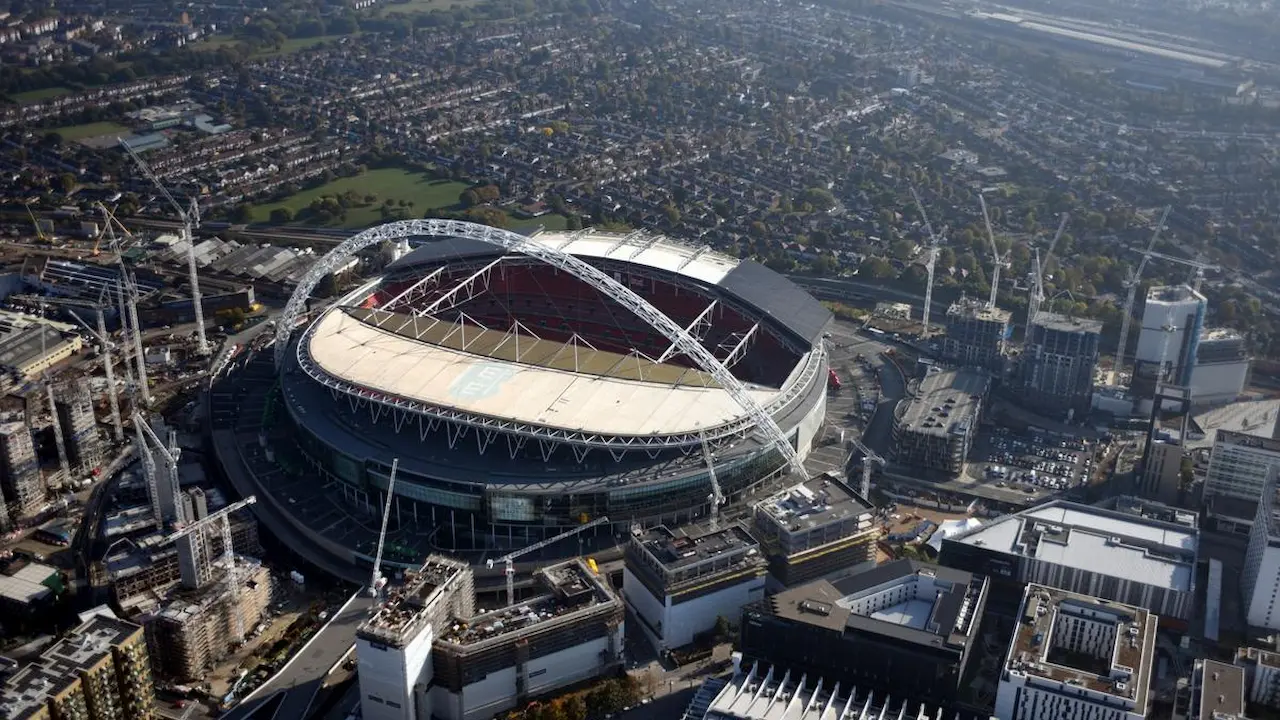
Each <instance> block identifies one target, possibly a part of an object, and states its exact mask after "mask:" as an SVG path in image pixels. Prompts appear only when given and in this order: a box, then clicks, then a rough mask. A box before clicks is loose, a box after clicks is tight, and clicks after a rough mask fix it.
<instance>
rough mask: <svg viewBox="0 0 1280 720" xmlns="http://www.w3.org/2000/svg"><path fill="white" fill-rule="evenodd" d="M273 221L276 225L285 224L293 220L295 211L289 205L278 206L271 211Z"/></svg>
mask: <svg viewBox="0 0 1280 720" xmlns="http://www.w3.org/2000/svg"><path fill="white" fill-rule="evenodd" d="M271 222H272V223H274V224H276V225H284V224H286V223H291V222H293V211H292V210H290V209H289V208H287V207H281V208H276V209H275V210H272V211H271Z"/></svg>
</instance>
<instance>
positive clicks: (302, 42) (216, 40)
mask: <svg viewBox="0 0 1280 720" xmlns="http://www.w3.org/2000/svg"><path fill="white" fill-rule="evenodd" d="M344 37H354V36H353V35H322V36H320V37H312V38H289V39H288V40H285V41H284V42H283V43H281V44H280V47H279V48H263V49H261V50H259V51H258V52H256V53H254V54H253V56H254V57H257V58H264V57H275V56H279V55H291V54H293V53H296V52H301V51H303V50H307V49H309V48H313V47H315V46H316V45H319V44H320V43H324V42H329V41H330V40H340V39H342V38H344ZM240 42H241V41H240V40H239V39H238V38H235V37H232V36H231V35H214V36H213V37H210V38H206V39H204V40H201V41H199V42H197V43H194V44H192V45H190V46H189V47H190V48H191V49H193V50H204V51H212V50H218V49H221V48H224V47H233V46H235V45H239V44H240Z"/></svg>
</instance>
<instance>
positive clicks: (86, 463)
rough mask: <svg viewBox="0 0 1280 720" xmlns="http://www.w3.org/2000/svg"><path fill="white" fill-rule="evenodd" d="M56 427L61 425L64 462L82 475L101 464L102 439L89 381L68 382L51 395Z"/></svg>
mask: <svg viewBox="0 0 1280 720" xmlns="http://www.w3.org/2000/svg"><path fill="white" fill-rule="evenodd" d="M54 397H55V400H54V407H55V408H56V409H57V411H58V418H57V420H58V424H59V425H61V426H62V437H63V441H64V442H65V443H66V446H67V460H68V461H69V462H70V463H71V466H72V467H73V468H77V469H78V470H79V471H80V472H81V473H90V472H93V471H94V470H96V469H98V468H99V467H100V466H101V465H102V445H103V443H102V436H101V435H100V434H99V433H98V420H97V418H96V417H95V416H94V414H93V394H92V392H90V389H89V379H88V378H83V377H82V378H79V379H78V380H76V381H75V382H72V383H68V384H67V385H65V386H64V387H63V388H62V389H61V390H59V392H58V393H57V394H56V395H55V396H54Z"/></svg>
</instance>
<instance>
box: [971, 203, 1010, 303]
mask: <svg viewBox="0 0 1280 720" xmlns="http://www.w3.org/2000/svg"><path fill="white" fill-rule="evenodd" d="M978 202H979V203H980V204H981V205H982V223H983V224H984V225H986V227H987V242H988V243H990V244H991V263H992V268H991V297H990V299H988V300H987V307H989V308H993V307H995V306H996V293H997V292H999V290H1000V268H1002V267H1007V266H1008V265H1009V255H1010V253H1011V252H1013V251H1012V250H1006V251H1005V254H1004V257H1001V256H1000V248H999V247H997V246H996V234H995V232H994V231H993V230H992V229H991V216H990V215H988V214H987V198H986V196H984V195H983V194H982V193H978Z"/></svg>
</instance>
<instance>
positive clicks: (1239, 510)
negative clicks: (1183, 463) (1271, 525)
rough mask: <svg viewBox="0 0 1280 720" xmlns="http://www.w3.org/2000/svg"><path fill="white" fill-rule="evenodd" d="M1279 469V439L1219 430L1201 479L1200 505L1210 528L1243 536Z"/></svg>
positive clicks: (1251, 523)
mask: <svg viewBox="0 0 1280 720" xmlns="http://www.w3.org/2000/svg"><path fill="white" fill-rule="evenodd" d="M1278 466H1280V440H1277V439H1272V438H1269V437H1260V436H1258V435H1250V434H1247V433H1242V432H1235V431H1233V430H1223V429H1219V430H1218V431H1217V436H1216V437H1215V438H1214V441H1213V449H1212V450H1211V451H1210V452H1209V467H1208V469H1207V470H1205V476H1204V492H1203V497H1204V504H1205V508H1206V515H1207V516H1208V519H1209V521H1210V522H1211V523H1212V524H1213V527H1214V528H1215V529H1217V530H1219V531H1221V532H1236V533H1245V532H1247V531H1248V528H1249V527H1251V526H1252V525H1253V518H1254V516H1255V515H1256V514H1257V508H1258V503H1259V502H1260V501H1261V500H1262V495H1263V491H1264V489H1265V488H1266V487H1267V483H1268V481H1269V479H1270V477H1271V471H1272V469H1273V468H1275V467H1278Z"/></svg>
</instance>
